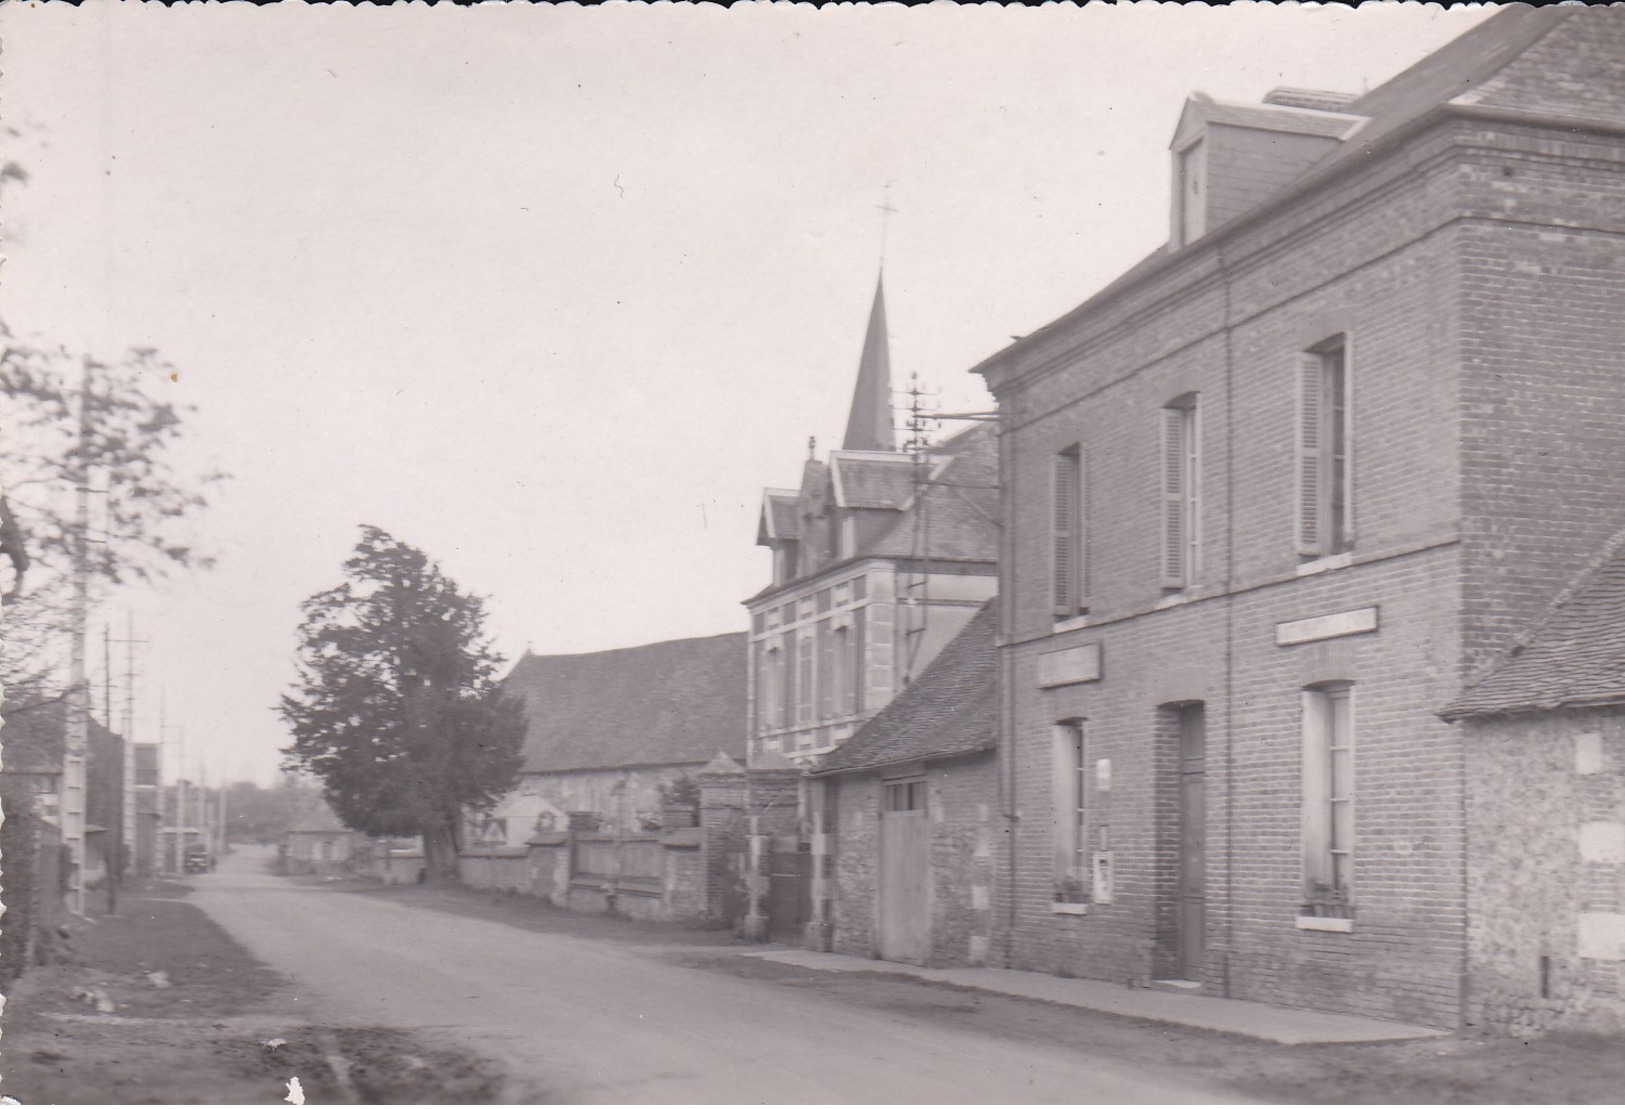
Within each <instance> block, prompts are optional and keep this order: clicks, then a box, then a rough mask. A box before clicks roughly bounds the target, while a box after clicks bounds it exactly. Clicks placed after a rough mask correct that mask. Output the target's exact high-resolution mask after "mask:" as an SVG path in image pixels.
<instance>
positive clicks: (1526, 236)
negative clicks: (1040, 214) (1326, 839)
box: [843, 12, 1625, 1027]
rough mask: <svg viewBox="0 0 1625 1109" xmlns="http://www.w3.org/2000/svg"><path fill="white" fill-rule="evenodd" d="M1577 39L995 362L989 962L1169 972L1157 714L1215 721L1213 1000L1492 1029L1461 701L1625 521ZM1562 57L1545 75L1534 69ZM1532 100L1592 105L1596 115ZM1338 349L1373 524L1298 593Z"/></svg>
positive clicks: (1210, 923) (1623, 225)
mask: <svg viewBox="0 0 1625 1109" xmlns="http://www.w3.org/2000/svg"><path fill="white" fill-rule="evenodd" d="M1497 18H1498V19H1499V18H1500V17H1497ZM1520 18H1522V17H1520ZM1508 25H1510V24H1508ZM1553 26H1554V27H1555V28H1556V29H1555V30H1552V31H1550V32H1548V33H1546V34H1545V37H1544V38H1542V39H1540V40H1539V41H1538V43H1537V45H1536V47H1532V48H1530V51H1529V53H1528V55H1527V56H1526V57H1524V58H1522V59H1521V60H1519V61H1518V62H1517V63H1515V64H1512V65H1509V66H1508V68H1507V75H1505V76H1504V77H1497V78H1494V79H1492V80H1490V81H1488V82H1487V83H1485V84H1484V85H1482V86H1480V88H1479V90H1478V95H1477V100H1476V101H1475V102H1474V106H1473V111H1472V112H1471V113H1469V112H1468V111H1467V110H1466V109H1463V110H1462V111H1461V112H1459V113H1456V114H1446V113H1435V114H1434V115H1433V116H1429V117H1426V118H1425V119H1424V120H1423V121H1422V122H1420V123H1417V124H1416V125H1415V126H1413V127H1411V128H1410V129H1409V130H1408V131H1405V132H1402V133H1397V134H1395V135H1394V136H1392V137H1391V138H1390V139H1388V140H1387V141H1386V143H1385V144H1383V145H1381V146H1374V147H1373V148H1372V150H1371V151H1370V152H1368V155H1367V156H1364V157H1361V158H1358V159H1350V160H1347V161H1344V162H1343V163H1341V170H1340V172H1338V173H1335V174H1329V175H1325V176H1323V177H1321V178H1319V179H1317V181H1318V183H1317V184H1316V185H1315V186H1314V187H1312V188H1309V187H1306V188H1304V189H1301V190H1298V191H1296V192H1290V191H1289V193H1288V194H1286V196H1285V198H1284V199H1281V200H1279V202H1276V203H1273V204H1270V205H1266V209H1267V210H1266V211H1264V212H1263V213H1262V214H1260V215H1256V216H1255V217H1253V218H1245V219H1243V220H1241V221H1238V223H1237V224H1235V225H1233V226H1231V227H1229V228H1218V229H1216V230H1215V231H1214V232H1213V233H1210V234H1209V235H1208V236H1206V237H1205V238H1201V239H1198V240H1197V241H1195V242H1194V243H1192V244H1190V245H1189V246H1187V247H1185V248H1183V249H1182V250H1180V251H1178V252H1175V253H1174V254H1173V255H1172V256H1171V257H1169V258H1167V259H1165V260H1163V261H1162V262H1161V263H1160V264H1153V265H1151V266H1149V267H1147V268H1144V269H1142V270H1139V271H1136V272H1135V273H1133V274H1131V275H1130V277H1129V278H1127V279H1125V280H1124V281H1122V282H1120V283H1119V284H1118V285H1116V286H1113V287H1111V288H1109V289H1108V290H1107V291H1106V292H1104V293H1102V294H1100V295H1098V296H1097V297H1095V298H1094V299H1093V300H1091V301H1090V302H1088V303H1087V304H1086V305H1084V306H1083V307H1082V308H1080V309H1079V310H1077V311H1075V312H1073V313H1072V314H1070V315H1069V316H1067V317H1065V318H1063V319H1062V320H1061V321H1058V322H1057V323H1056V324H1054V325H1051V327H1049V328H1046V329H1044V330H1043V331H1041V332H1039V333H1037V334H1036V335H1035V336H1034V337H1033V338H1031V339H1030V340H1028V341H1024V342H1021V343H1018V344H1017V345H1015V346H1013V347H1011V348H1010V349H1008V350H1007V351H1005V352H1002V353H1001V354H1000V355H997V356H995V357H994V358H992V359H990V360H988V361H987V362H985V363H983V365H982V366H980V367H978V372H981V373H983V374H984V376H985V377H986V378H987V380H988V383H989V386H990V388H991V389H992V390H993V391H994V393H995V396H996V397H997V399H998V402H999V409H1000V465H1001V473H1002V475H1003V482H1004V492H1003V498H1004V499H1003V506H1002V511H1003V517H1004V520H1005V524H1006V531H1005V538H1004V546H1003V550H1002V552H1001V566H1000V597H1001V625H1000V636H1001V644H1002V647H1001V651H1002V662H1001V681H1002V689H1003V692H1002V696H1003V698H1004V717H1003V719H1004V722H1005V725H1004V727H1005V731H1004V736H1003V742H1004V750H1003V752H1002V756H1003V766H1002V770H1001V778H1002V800H1003V804H1004V807H1006V808H1008V810H1009V811H1010V812H1011V814H1012V815H1013V822H1012V824H1011V830H1010V832H1009V836H1010V840H1009V843H1008V845H1007V846H1005V847H1004V849H1003V850H1004V857H1003V859H1002V860H1001V876H1000V881H999V888H998V896H997V904H996V905H995V914H994V915H995V917H996V919H997V925H996V930H997V933H998V935H997V939H996V943H995V955H996V957H997V958H999V959H1001V960H1003V961H1005V962H1008V964H1010V965H1012V966H1016V967H1023V968H1029V969H1034V970H1039V971H1046V972H1051V973H1058V974H1065V975H1077V976H1084V977H1092V978H1101V979H1110V980H1116V981H1123V982H1146V981H1148V980H1151V979H1154V978H1161V977H1173V976H1174V975H1173V974H1172V973H1171V971H1170V969H1169V965H1168V959H1169V953H1168V952H1169V948H1168V938H1169V932H1170V927H1171V925H1170V920H1171V912H1172V906H1171V903H1170V895H1169V889H1170V878H1169V874H1170V867H1171V866H1172V854H1171V852H1172V850H1173V849H1172V846H1171V840H1170V836H1169V834H1168V824H1169V822H1170V821H1171V820H1175V819H1176V818H1175V817H1174V816H1173V815H1171V814H1173V813H1174V812H1176V811H1177V810H1176V809H1174V808H1173V807H1172V802H1171V797H1170V793H1169V784H1168V783H1169V781H1170V770H1169V765H1170V764H1169V758H1170V755H1169V751H1170V746H1169V744H1170V738H1169V732H1168V725H1167V717H1166V714H1165V713H1163V712H1162V711H1161V710H1160V707H1161V706H1165V705H1169V704H1173V703H1181V702H1190V701H1201V702H1203V703H1204V705H1205V712H1206V722H1207V759H1206V768H1207V769H1206V779H1205V780H1206V807H1205V824H1204V827H1205V832H1206V835H1205V842H1206V883H1205V888H1204V895H1205V906H1206V914H1207V918H1206V919H1207V923H1206V929H1205V939H1206V945H1205V954H1204V962H1203V965H1202V967H1201V974H1200V987H1201V989H1202V990H1203V991H1205V992H1208V993H1212V994H1223V995H1227V996H1232V997H1240V998H1251V999H1257V1000H1263V1001H1271V1002H1279V1003H1285V1004H1291V1005H1300V1006H1306V1007H1312V1008H1320V1009H1329V1010H1336V1011H1344V1012H1351V1013H1358V1014H1362V1015H1367V1016H1373V1017H1380V1018H1387V1019H1397V1020H1405V1021H1412V1022H1418V1023H1423V1024H1429V1025H1435V1026H1439V1027H1452V1026H1456V1025H1457V1024H1458V1023H1460V1022H1461V1021H1462V1020H1463V1019H1464V1015H1465V1014H1464V1005H1463V998H1464V996H1466V994H1467V990H1468V982H1467V969H1468V962H1467V943H1468V941H1467V926H1468V916H1467V873H1468V850H1469V844H1468V839H1467V820H1466V806H1467V792H1466V781H1465V772H1464V755H1465V752H1464V749H1463V746H1462V744H1463V742H1464V740H1463V733H1462V731H1461V729H1459V728H1458V727H1455V726H1453V725H1450V724H1448V723H1446V722H1444V721H1443V720H1441V719H1440V718H1439V716H1438V715H1437V714H1438V712H1439V710H1440V708H1441V707H1442V706H1444V705H1445V704H1446V703H1448V702H1449V701H1450V700H1451V698H1452V697H1454V696H1455V695H1456V694H1457V693H1459V691H1460V690H1461V688H1462V686H1463V684H1464V682H1466V681H1467V680H1470V678H1471V677H1472V675H1473V674H1475V673H1477V672H1478V671H1479V670H1481V669H1482V667H1483V666H1484V665H1485V664H1486V663H1487V662H1488V661H1489V660H1491V659H1493V658H1494V657H1496V656H1497V655H1498V654H1499V653H1500V652H1502V651H1504V650H1505V649H1506V648H1507V647H1508V646H1509V645H1510V643H1511V642H1512V639H1513V637H1514V636H1516V635H1518V634H1519V633H1520V632H1521V631H1522V630H1523V629H1525V628H1526V627H1527V625H1528V624H1529V622H1530V621H1531V620H1533V619H1535V618H1536V617H1537V616H1538V615H1539V613H1540V612H1541V611H1542V610H1543V609H1544V608H1545V607H1546V606H1547V605H1548V604H1549V603H1550V602H1551V601H1552V599H1553V597H1554V596H1555V595H1556V594H1557V592H1558V591H1559V590H1560V589H1561V588H1562V587H1563V585H1564V584H1565V583H1566V582H1567V581H1568V580H1569V579H1570V578H1571V577H1572V575H1573V574H1574V573H1575V571H1576V570H1577V569H1578V568H1579V567H1580V566H1581V565H1582V564H1583V563H1584V562H1585V560H1586V559H1587V558H1588V557H1590V556H1591V555H1592V554H1593V553H1594V552H1595V550H1596V549H1597V548H1598V547H1599V546H1600V545H1601V544H1602V543H1603V541H1604V540H1606V539H1607V537H1608V536H1609V535H1610V534H1612V533H1613V532H1614V531H1615V530H1617V529H1618V528H1619V527H1620V526H1621V525H1622V524H1625V433H1622V431H1621V414H1622V413H1625V311H1621V306H1622V305H1625V136H1622V133H1621V132H1622V128H1621V127H1620V126H1619V124H1618V123H1617V121H1618V120H1619V119H1620V118H1625V67H1622V66H1621V65H1620V64H1619V62H1618V59H1619V58H1621V57H1625V19H1622V18H1621V16H1620V13H1617V12H1597V13H1589V12H1588V13H1585V14H1584V15H1579V14H1576V15H1574V16H1572V17H1571V18H1570V19H1569V21H1568V22H1564V23H1558V22H1557V21H1555V20H1554V21H1553ZM1599 42H1600V43H1601V44H1602V45H1601V46H1599V45H1598V43H1599ZM1422 64H1423V65H1424V66H1425V65H1426V64H1427V63H1426V62H1424V63H1422ZM1541 67H1545V72H1546V74H1547V77H1548V78H1549V79H1550V80H1549V81H1548V82H1545V83H1542V82H1539V81H1536V80H1533V79H1532V78H1530V77H1529V76H1528V74H1529V72H1530V71H1531V70H1539V69H1540V68H1541ZM1552 84H1559V85H1563V86H1564V87H1565V88H1566V89H1567V91H1566V92H1564V93H1562V94H1560V93H1558V92H1554V91H1553V90H1552V88H1551V85H1552ZM1521 96H1528V97H1530V98H1531V106H1530V107H1529V108H1528V109H1527V110H1524V109H1522V108H1521V107H1520V108H1519V112H1520V113H1521V114H1519V113H1515V112H1514V107H1519V103H1518V100H1519V97H1521ZM1503 104H1510V105H1513V106H1512V107H1503V106H1502V105H1503ZM1535 111H1545V112H1551V113H1559V114H1566V115H1573V114H1574V113H1576V112H1582V113H1584V112H1591V113H1593V114H1592V115H1591V116H1589V117H1587V119H1586V120H1585V121H1584V122H1583V125H1578V124H1560V123H1558V122H1551V121H1542V120H1540V119H1539V117H1537V116H1535V115H1533V112H1535ZM1609 120H1613V121H1615V122H1613V123H1609V122H1608V121H1609ZM1335 336H1343V337H1345V340H1346V343H1347V358H1348V373H1349V381H1350V385H1349V394H1350V408H1351V412H1352V416H1351V421H1352V439H1351V444H1350V452H1351V462H1350V466H1351V468H1352V475H1353V476H1352V491H1353V492H1352V497H1353V519H1354V535H1355V539H1354V544H1353V549H1352V551H1351V552H1350V553H1349V556H1348V557H1347V558H1346V559H1337V560H1332V561H1329V562H1326V563H1323V564H1321V565H1319V566H1310V567H1308V570H1309V571H1310V572H1308V573H1305V572H1304V571H1305V567H1304V560H1303V559H1302V558H1301V557H1300V555H1299V554H1298V551H1297V545H1296V539H1295V526H1296V518H1297V517H1296V511H1297V503H1296V493H1295V470H1294V467H1295V463H1296V440H1295V428H1296V420H1297V407H1296V406H1297V392H1296V376H1295V375H1296V372H1297V366H1298V363H1299V360H1300V357H1301V356H1302V354H1303V352H1305V351H1308V350H1310V349H1311V348H1313V347H1314V346H1316V344H1319V343H1322V342H1324V341H1325V340H1328V339H1330V338H1332V337H1335ZM1193 393H1194V394H1196V396H1197V398H1198V400H1197V411H1198V416H1197V419H1198V423H1199V426H1200V434H1201V452H1200V474H1201V483H1202V488H1201V496H1200V510H1199V520H1200V530H1201V535H1202V543H1201V567H1200V570H1199V572H1198V573H1196V574H1195V575H1194V580H1193V581H1192V583H1191V584H1190V585H1189V587H1188V588H1186V589H1185V590H1183V591H1181V592H1180V593H1178V594H1170V593H1167V592H1165V591H1164V590H1163V589H1162V587H1161V585H1160V582H1159V579H1158V574H1157V565H1158V558H1159V554H1160V544H1161V539H1160V535H1161V532H1160V522H1159V515H1158V514H1159V512H1160V510H1161V501H1160V480H1161V479H1160V476H1159V475H1160V469H1159V466H1160V453H1159V452H1160V439H1159V423H1158V421H1159V418H1160V412H1161V410H1162V408H1163V407H1164V406H1165V405H1167V404H1169V402H1170V401H1172V400H1174V399H1175V398H1178V397H1181V396H1185V395H1188V394H1193ZM1074 445H1081V447H1082V449H1083V451H1084V452H1085V453H1086V457H1087V472H1088V482H1089V495H1088V506H1089V507H1088V514H1089V521H1088V533H1089V545H1088V553H1089V573H1090V578H1091V582H1090V586H1091V587H1090V595H1089V605H1088V612H1087V616H1086V617H1084V618H1081V619H1077V620H1072V621H1068V622H1064V623H1063V622H1058V621H1057V619H1056V617H1055V615H1054V612H1053V608H1052V605H1053V599H1052V593H1051V588H1050V557H1051V555H1050V551H1051V544H1050V538H1049V537H1050V527H1051V522H1050V512H1051V486H1050V480H1051V478H1050V475H1051V472H1052V467H1053V465H1054V462H1053V460H1054V457H1055V455H1056V454H1057V453H1058V452H1061V451H1063V450H1066V449H1068V448H1071V447H1073V446H1074ZM1366 608H1375V609H1376V610H1377V612H1378V614H1379V615H1378V621H1377V627H1376V629H1375V630H1371V631H1364V632H1360V633H1358V634H1348V635H1343V636H1338V637H1334V638H1328V639H1323V640H1319V641H1315V642H1308V643H1302V644H1297V645H1290V646H1279V645H1277V641H1276V626H1277V625H1278V624H1280V623H1283V622H1288V621H1295V620H1302V619H1305V618H1310V617H1315V616H1321V615H1325V614H1329V613H1341V612H1349V611H1353V610H1361V609H1366ZM1086 644H1098V645H1099V647H1100V650H1101V652H1102V655H1101V657H1102V673H1101V676H1100V678H1099V679H1098V680H1086V681H1081V682H1078V683H1075V684H1070V685H1061V686H1051V687H1049V688H1042V687H1040V685H1039V680H1040V672H1039V667H1040V657H1041V656H1042V655H1044V654H1046V653H1048V652H1052V651H1056V650H1059V649H1064V648H1067V647H1073V646H1080V645H1086ZM1329 681H1340V682H1352V683H1353V689H1354V706H1355V708H1354V720H1355V723H1354V733H1355V737H1356V738H1355V753H1354V768H1355V769H1354V778H1355V791H1354V792H1355V798H1354V814H1355V816H1354V822H1355V823H1354V827H1355V840H1354V864H1353V866H1354V871H1353V879H1352V898H1353V902H1354V910H1353V914H1352V917H1353V919H1352V924H1351V926H1350V927H1351V930H1350V931H1347V932H1330V931H1321V930H1308V929H1305V928H1303V927H1300V922H1299V920H1298V917H1299V916H1300V914H1301V913H1302V912H1303V909H1302V903H1303V873H1302V846H1301V842H1302V833H1301V820H1302V797H1303V784H1304V783H1303V768H1302V738H1301V736H1302V732H1301V721H1300V714H1301V709H1300V695H1301V691H1302V690H1303V689H1304V688H1305V687H1307V686H1311V685H1314V684H1316V683H1322V682H1329ZM1073 718H1078V719H1083V720H1085V721H1086V722H1087V736H1088V747H1089V749H1088V758H1089V759H1090V760H1091V762H1092V761H1093V760H1095V759H1109V760H1110V761H1111V764H1112V784H1111V790H1110V792H1109V793H1096V794H1092V795H1091V796H1090V799H1089V801H1090V805H1091V806H1092V809H1091V816H1090V823H1091V824H1092V825H1093V824H1107V825H1109V828H1110V841H1111V849H1112V852H1113V855H1114V864H1113V865H1114V873H1115V888H1114V891H1113V897H1112V901H1111V903H1110V904H1094V905H1091V906H1090V907H1089V910H1088V913H1087V915H1077V914H1061V913H1057V912H1054V911H1053V909H1052V902H1053V898H1054V892H1053V881H1054V875H1053V873H1052V861H1051V820H1052V813H1051V805H1052V800H1051V797H1052V783H1051V775H1052V773H1053V771H1052V765H1051V764H1052V755H1051V743H1052V727H1053V725H1054V724H1055V723H1056V722H1057V721H1062V720H1068V719H1073ZM843 834H845V833H844V831H843Z"/></svg>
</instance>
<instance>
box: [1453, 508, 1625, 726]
mask: <svg viewBox="0 0 1625 1109" xmlns="http://www.w3.org/2000/svg"><path fill="white" fill-rule="evenodd" d="M1601 705H1625V531H1621V532H1619V533H1618V534H1616V535H1615V536H1614V538H1613V539H1612V540H1611V541H1610V542H1609V543H1608V545H1607V546H1606V547H1605V548H1604V550H1603V554H1602V555H1601V556H1600V557H1599V558H1598V560H1597V561H1596V562H1594V563H1593V565H1592V566H1591V567H1589V568H1588V569H1587V570H1586V571H1585V572H1584V573H1582V574H1581V575H1580V576H1579V578H1577V579H1576V580H1575V582H1574V583H1573V584H1572V585H1571V586H1570V587H1569V588H1568V589H1566V590H1564V592H1563V593H1562V594H1561V595H1560V596H1559V597H1558V599H1557V600H1556V601H1555V602H1554V603H1553V605H1552V607H1551V608H1550V609H1549V610H1548V611H1547V613H1546V615H1545V616H1544V617H1543V618H1542V619H1541V620H1540V621H1539V622H1538V623H1536V624H1535V626H1534V627H1533V628H1532V629H1531V630H1530V631H1529V632H1528V633H1527V634H1525V635H1524V636H1523V637H1522V638H1521V640H1520V643H1519V644H1518V645H1516V646H1514V647H1513V648H1512V650H1511V651H1509V652H1508V653H1507V655H1506V656H1505V657H1504V658H1503V659H1501V661H1500V662H1498V663H1496V664H1495V665H1494V666H1493V667H1491V668H1490V670H1489V671H1488V672H1487V673H1486V674H1485V675H1484V676H1483V677H1482V678H1480V679H1478V680H1477V681H1476V682H1474V683H1473V684H1471V685H1469V686H1468V687H1467V688H1466V689H1465V690H1464V691H1463V692H1462V694H1461V696H1460V697H1458V698H1456V700H1455V701H1454V702H1452V703H1451V704H1450V705H1449V706H1448V707H1446V708H1445V709H1444V711H1443V712H1441V713H1440V715H1441V716H1443V717H1444V718H1445V719H1446V720H1457V719H1461V718H1463V717H1475V716H1499V715H1508V714H1512V713H1524V712H1541V711H1546V710H1552V709H1563V708H1587V707H1596V706H1601Z"/></svg>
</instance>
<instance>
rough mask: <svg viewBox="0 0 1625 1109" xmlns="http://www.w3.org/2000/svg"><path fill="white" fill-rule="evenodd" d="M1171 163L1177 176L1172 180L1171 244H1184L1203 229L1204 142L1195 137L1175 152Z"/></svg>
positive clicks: (1205, 207) (1205, 220)
mask: <svg viewBox="0 0 1625 1109" xmlns="http://www.w3.org/2000/svg"><path fill="white" fill-rule="evenodd" d="M1175 165H1176V167H1177V170H1176V173H1177V176H1178V178H1179V180H1178V181H1177V182H1176V183H1175V190H1176V191H1175V195H1176V196H1178V198H1179V200H1178V208H1179V211H1178V216H1177V219H1176V221H1175V226H1176V228H1177V237H1178V241H1177V242H1176V244H1175V245H1177V246H1184V245H1185V244H1186V243H1189V242H1194V241H1195V240H1197V239H1199V238H1201V237H1202V235H1203V234H1204V233H1205V232H1206V231H1207V143H1205V142H1203V141H1202V140H1201V139H1197V140H1196V141H1195V142H1193V143H1191V144H1190V145H1189V146H1187V147H1185V149H1183V150H1181V151H1179V153H1178V155H1177V158H1176V161H1175Z"/></svg>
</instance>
